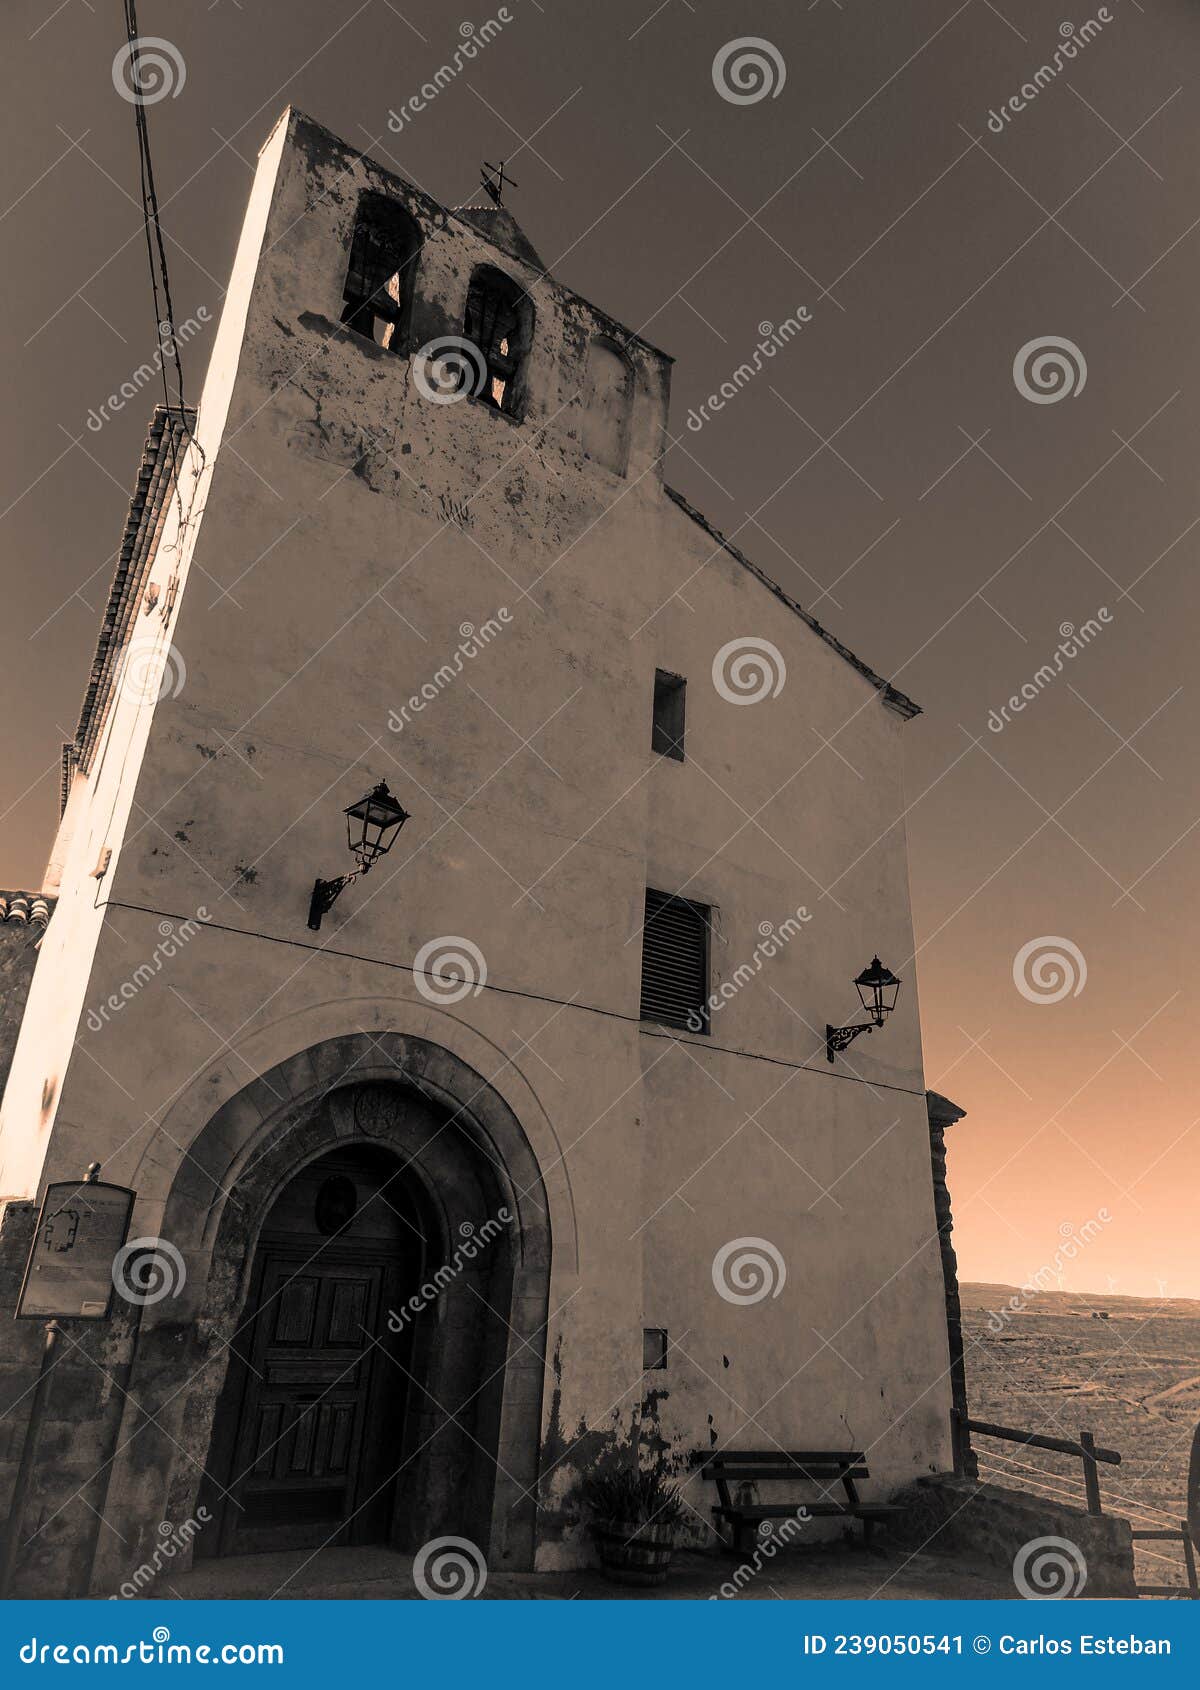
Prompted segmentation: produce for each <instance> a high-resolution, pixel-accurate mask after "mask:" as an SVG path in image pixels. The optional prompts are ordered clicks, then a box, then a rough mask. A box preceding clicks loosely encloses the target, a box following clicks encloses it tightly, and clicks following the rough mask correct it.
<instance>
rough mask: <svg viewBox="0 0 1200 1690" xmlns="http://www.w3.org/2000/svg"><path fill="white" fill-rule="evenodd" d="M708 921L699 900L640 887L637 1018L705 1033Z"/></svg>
mask: <svg viewBox="0 0 1200 1690" xmlns="http://www.w3.org/2000/svg"><path fill="white" fill-rule="evenodd" d="M708 923H709V911H708V909H707V907H706V906H705V905H704V904H694V903H692V902H691V901H690V899H688V898H676V897H673V896H672V895H671V894H670V893H669V892H655V891H652V890H651V889H650V888H649V887H648V888H647V889H646V924H645V928H644V930H643V932H642V1009H641V1015H642V1020H643V1021H657V1022H659V1023H660V1024H661V1025H662V1026H664V1027H680V1028H683V1029H684V1030H685V1031H687V1032H691V1033H707V1031H708V932H709V926H708Z"/></svg>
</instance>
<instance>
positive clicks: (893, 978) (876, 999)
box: [825, 957, 900, 1062]
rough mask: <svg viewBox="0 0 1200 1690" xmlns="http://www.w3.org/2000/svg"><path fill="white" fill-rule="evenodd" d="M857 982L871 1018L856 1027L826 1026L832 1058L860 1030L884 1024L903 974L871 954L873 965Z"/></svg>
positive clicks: (828, 1046) (827, 1047)
mask: <svg viewBox="0 0 1200 1690" xmlns="http://www.w3.org/2000/svg"><path fill="white" fill-rule="evenodd" d="M854 984H855V985H856V986H857V987H858V995H859V997H860V999H861V1000H862V1006H863V1008H864V1009H865V1010H866V1012H867V1014H868V1015H869V1016H870V1017H871V1019H870V1020H869V1021H858V1022H856V1023H855V1024H854V1025H853V1026H852V1027H830V1026H826V1028H825V1055H826V1057H827V1058H828V1059H829V1061H830V1062H832V1061H833V1059H834V1057H835V1056H836V1055H837V1054H838V1052H839V1051H842V1050H845V1048H846V1046H847V1045H849V1044H853V1042H854V1040H855V1039H856V1038H857V1037H858V1035H859V1034H860V1033H870V1032H872V1031H873V1030H874V1029H875V1028H876V1027H882V1026H883V1023H884V1021H885V1020H886V1018H887V1017H888V1016H889V1015H890V1014H891V1013H892V1011H893V1009H895V1007H896V998H897V996H898V995H899V992H900V980H899V977H898V976H897V975H895V974H893V973H892V971H891V969H890V968H888V967H886V966H885V965H884V964H883V963H882V962H880V960H879V958H878V957H872V958H871V966H870V967H869V968H864V969H863V971H862V973H861V974H859V975H856V976H855V980H854Z"/></svg>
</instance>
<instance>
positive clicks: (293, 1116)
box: [93, 1034, 552, 1588]
mask: <svg viewBox="0 0 1200 1690" xmlns="http://www.w3.org/2000/svg"><path fill="white" fill-rule="evenodd" d="M331 1045H332V1046H334V1047H336V1048H335V1049H333V1050H331V1049H330V1048H329V1047H330V1046H331ZM368 1058H370V1060H368ZM331 1068H332V1070H333V1074H334V1077H333V1078H332V1079H326V1080H324V1081H318V1080H316V1079H315V1076H316V1075H317V1074H318V1073H324V1074H329V1073H330V1070H331ZM251 1084H252V1086H253V1088H254V1092H255V1110H254V1118H253V1119H251V1117H250V1116H249V1115H248V1114H247V1112H246V1110H245V1107H244V1105H245V1098H244V1096H243V1094H238V1095H237V1096H235V1097H233V1098H230V1099H229V1100H228V1102H227V1103H226V1104H224V1105H223V1106H222V1107H221V1108H219V1109H218V1110H217V1111H216V1112H215V1114H214V1115H213V1116H212V1118H211V1119H210V1120H209V1122H208V1123H207V1124H206V1126H205V1127H204V1129H203V1130H202V1131H201V1132H200V1134H199V1135H198V1136H197V1137H196V1139H195V1141H194V1142H193V1143H192V1145H191V1146H190V1147H189V1150H188V1153H187V1154H186V1155H185V1156H184V1157H183V1158H182V1160H181V1162H180V1164H179V1167H178V1170H177V1173H176V1177H175V1179H174V1181H173V1183H172V1186H171V1189H170V1192H169V1194H168V1197H167V1200H166V1204H165V1208H164V1214H163V1224H162V1228H161V1236H162V1237H163V1238H165V1239H169V1240H171V1241H172V1243H174V1244H175V1245H176V1247H177V1248H178V1249H180V1250H181V1252H182V1255H183V1258H184V1260H185V1262H186V1264H187V1272H188V1279H187V1285H186V1288H185V1292H184V1294H183V1296H181V1297H180V1298H179V1299H178V1300H174V1301H170V1302H165V1303H160V1304H158V1305H156V1306H153V1307H148V1308H147V1309H145V1310H144V1311H143V1313H144V1318H143V1324H142V1331H141V1337H140V1340H139V1345H138V1352H137V1355H136V1357H135V1360H134V1364H133V1367H132V1370H131V1378H130V1382H129V1386H128V1392H129V1407H128V1409H127V1411H126V1417H125V1418H126V1424H125V1425H124V1426H123V1427H122V1431H121V1436H120V1438H119V1440H118V1453H117V1457H116V1460H115V1462H114V1468H113V1473H114V1483H113V1484H112V1486H111V1487H110V1496H111V1497H120V1498H121V1501H122V1506H121V1507H120V1508H117V1509H116V1510H115V1512H116V1513H118V1514H120V1515H121V1516H122V1518H121V1519H116V1520H115V1522H114V1523H115V1525H116V1527H117V1529H118V1531H119V1533H121V1534H124V1538H125V1540H126V1541H127V1542H129V1543H136V1542H137V1541H138V1540H139V1539H141V1538H143V1537H145V1535H146V1530H150V1531H152V1530H153V1527H149V1528H145V1529H144V1527H145V1521H146V1520H147V1519H150V1520H153V1521H158V1520H162V1519H174V1520H183V1519H191V1518H195V1517H196V1511H197V1508H198V1507H201V1506H204V1507H206V1509H207V1511H208V1512H209V1513H210V1514H211V1513H212V1512H213V1508H214V1505H215V1504H216V1503H218V1502H219V1499H220V1496H221V1493H222V1487H224V1486H226V1485H227V1482H228V1480H229V1479H232V1478H236V1476H237V1475H236V1474H233V1473H231V1472H228V1471H225V1473H224V1476H223V1472H222V1468H221V1462H222V1461H223V1460H225V1459H226V1457H227V1455H228V1453H229V1450H228V1447H226V1446H228V1444H229V1416H230V1415H231V1414H232V1415H236V1413H237V1411H238V1410H237V1402H236V1400H235V1399H236V1396H237V1390H238V1388H239V1386H238V1379H237V1370H238V1367H239V1366H240V1365H241V1363H240V1362H239V1361H238V1359H237V1354H238V1344H237V1339H238V1333H239V1329H242V1328H245V1327H246V1326H247V1325H248V1322H249V1321H250V1319H252V1317H253V1313H254V1311H253V1310H252V1309H248V1307H247V1296H248V1292H249V1289H250V1287H251V1285H252V1284H253V1283H254V1280H253V1274H254V1263H255V1256H256V1250H257V1249H258V1247H259V1242H260V1233H261V1229H262V1227H263V1223H264V1220H265V1218H266V1217H267V1215H268V1214H270V1213H271V1212H272V1208H273V1205H274V1204H275V1202H276V1201H277V1199H278V1198H279V1196H280V1194H281V1193H282V1192H283V1191H284V1190H285V1189H286V1188H287V1187H288V1186H289V1184H290V1183H291V1182H293V1181H294V1180H295V1179H296V1177H297V1175H298V1174H300V1173H302V1172H303V1170H304V1169H305V1168H306V1167H308V1166H309V1165H310V1164H312V1163H313V1162H315V1161H316V1160H317V1159H319V1158H322V1157H325V1156H327V1155H329V1154H330V1153H332V1152H335V1151H338V1152H346V1151H352V1150H354V1149H355V1147H370V1148H371V1151H372V1153H379V1152H386V1153H387V1155H388V1156H390V1157H391V1158H392V1159H393V1161H394V1163H395V1170H396V1172H395V1177H396V1179H397V1180H402V1181H405V1182H409V1183H413V1184H415V1185H417V1186H419V1187H420V1192H421V1201H422V1202H423V1203H424V1204H426V1205H427V1209H428V1212H429V1214H430V1215H431V1216H433V1217H435V1229H436V1231H437V1234H438V1237H437V1248H436V1250H435V1251H434V1253H433V1255H432V1256H431V1258H430V1260H431V1261H433V1262H434V1263H435V1265H437V1266H443V1267H445V1268H446V1272H445V1274H444V1276H443V1278H442V1280H441V1281H440V1282H438V1283H437V1285H436V1292H437V1294H436V1296H434V1297H430V1298H428V1299H426V1300H425V1301H424V1302H423V1304H422V1307H421V1309H420V1310H419V1311H418V1312H417V1313H416V1314H415V1315H414V1316H413V1317H412V1319H413V1333H414V1338H413V1350H412V1358H413V1359H412V1362H411V1367H412V1374H413V1380H414V1386H413V1390H414V1393H419V1395H417V1396H414V1398H413V1400H415V1402H416V1408H415V1411H414V1415H413V1424H412V1425H411V1426H407V1425H406V1428H405V1432H404V1437H405V1444H404V1450H405V1452H408V1451H411V1452H412V1453H411V1455H410V1454H408V1453H404V1455H403V1458H402V1459H398V1462H397V1473H398V1474H399V1477H398V1478H397V1480H396V1503H395V1515H394V1524H393V1529H392V1532H391V1535H390V1539H389V1541H391V1542H392V1543H393V1545H394V1546H395V1547H397V1548H403V1549H408V1550H415V1549H417V1548H419V1547H420V1545H421V1543H423V1542H425V1541H427V1540H428V1539H429V1538H431V1537H433V1536H437V1535H444V1534H446V1533H451V1534H455V1535H461V1536H465V1537H469V1538H470V1539H471V1540H472V1541H473V1542H475V1543H477V1544H478V1545H479V1547H480V1548H481V1550H483V1552H484V1553H485V1555H487V1557H488V1560H489V1564H491V1565H495V1566H497V1567H500V1566H507V1567H509V1568H514V1569H516V1568H530V1567H532V1565H533V1554H534V1542H535V1536H534V1525H535V1495H536V1486H537V1479H538V1460H539V1446H540V1432H541V1403H542V1394H543V1388H544V1378H545V1337H546V1331H545V1328H546V1319H547V1313H548V1308H549V1285H550V1266H551V1249H552V1235H551V1221H550V1209H549V1202H548V1198H547V1194H546V1188H545V1183H544V1180H543V1178H542V1173H541V1169H540V1167H539V1165H538V1162H537V1159H536V1157H535V1156H534V1153H533V1151H532V1149H531V1147H530V1144H529V1141H528V1139H527V1137H526V1135H525V1133H524V1131H523V1130H522V1127H521V1124H520V1122H519V1121H518V1120H517V1118H516V1116H515V1115H514V1114H513V1112H512V1110H511V1108H510V1107H509V1105H508V1104H507V1103H506V1102H505V1101H504V1099H502V1098H501V1097H500V1096H499V1094H498V1093H497V1092H496V1091H495V1089H494V1088H493V1087H492V1086H490V1085H489V1084H488V1082H487V1081H486V1080H484V1079H483V1078H482V1077H481V1076H480V1075H479V1074H478V1073H476V1072H475V1071H474V1070H473V1069H471V1068H469V1067H468V1066H467V1064H466V1063H465V1062H463V1061H462V1059H461V1058H459V1057H456V1056H455V1055H453V1054H452V1053H451V1052H449V1051H447V1050H445V1049H444V1048H442V1047H440V1046H437V1045H434V1044H432V1043H431V1042H430V1041H427V1040H424V1039H421V1038H416V1037H410V1036H406V1035H400V1034H389V1035H382V1036H381V1035H368V1034H356V1035H349V1036H347V1037H345V1038H341V1039H337V1040H333V1041H326V1043H325V1044H324V1045H323V1046H321V1047H319V1048H317V1049H312V1048H310V1049H307V1050H304V1051H301V1052H298V1053H297V1054H296V1055H295V1056H293V1057H290V1058H288V1059H286V1060H285V1061H283V1062H281V1063H279V1064H278V1065H277V1066H276V1067H275V1068H273V1069H271V1070H269V1071H267V1072H266V1073H264V1074H263V1075H262V1076H261V1078H260V1079H259V1080H257V1081H254V1082H252V1083H251ZM245 1089H246V1090H249V1089H250V1088H245ZM272 1094H274V1095H275V1097H276V1099H277V1106H276V1108H275V1109H274V1111H273V1112H271V1113H270V1114H269V1115H268V1114H267V1113H266V1112H265V1111H264V1110H263V1101H262V1100H263V1097H264V1095H267V1096H270V1095H272ZM497 1216H498V1217H500V1221H502V1222H503V1226H502V1227H501V1226H500V1224H499V1222H496V1223H495V1224H494V1225H493V1226H492V1228H491V1229H490V1230H489V1233H488V1236H487V1240H486V1247H481V1246H480V1244H479V1242H478V1240H477V1239H476V1237H475V1235H476V1234H477V1232H478V1229H479V1228H480V1227H481V1226H482V1225H483V1224H484V1223H485V1222H486V1221H488V1220H489V1219H491V1218H493V1217H497ZM471 1242H473V1243H474V1249H473V1252H472V1251H469V1250H468V1243H471ZM405 1318H406V1319H407V1318H408V1317H407V1316H406V1317H405ZM184 1381H186V1382H187V1383H186V1386H184ZM181 1387H183V1388H181ZM151 1404H153V1405H156V1406H155V1408H154V1409H153V1411H152V1412H153V1418H152V1420H151V1421H149V1422H147V1420H146V1417H145V1413H144V1412H143V1411H142V1409H141V1408H140V1407H139V1405H151ZM222 1439H224V1444H223V1443H222ZM130 1445H131V1446H132V1447H126V1446H130ZM117 1541H119V1539H118V1540H117ZM211 1541H213V1542H215V1541H216V1534H215V1532H214V1534H213V1537H212V1540H211ZM200 1548H201V1552H203V1548H204V1545H203V1544H201V1545H200ZM102 1560H103V1557H101V1561H102ZM105 1576H106V1572H105V1569H104V1568H103V1566H102V1565H101V1564H99V1563H98V1565H97V1569H96V1576H95V1578H94V1580H93V1588H98V1587H99V1585H100V1583H102V1582H103V1579H104V1577H105Z"/></svg>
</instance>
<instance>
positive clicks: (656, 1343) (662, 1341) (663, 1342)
mask: <svg viewBox="0 0 1200 1690" xmlns="http://www.w3.org/2000/svg"><path fill="white" fill-rule="evenodd" d="M666 1365H667V1334H666V1330H665V1328H664V1327H661V1326H643V1327H642V1371H643V1373H658V1372H660V1371H661V1370H662V1369H663V1368H664V1367H666Z"/></svg>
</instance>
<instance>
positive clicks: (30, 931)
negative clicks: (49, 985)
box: [0, 921, 45, 1189]
mask: <svg viewBox="0 0 1200 1690" xmlns="http://www.w3.org/2000/svg"><path fill="white" fill-rule="evenodd" d="M44 932H45V927H44V926H42V925H41V924H38V925H35V926H27V925H26V924H25V923H24V922H20V923H18V922H15V921H0V1097H3V1095H4V1084H5V1081H6V1080H7V1079H8V1070H9V1069H10V1068H11V1067H12V1059H13V1051H14V1050H15V1049H16V1044H17V1034H18V1033H19V1032H20V1031H21V1017H22V1016H23V1015H24V1013H25V1000H26V999H27V998H28V996H29V983H30V981H31V980H32V979H33V970H34V966H35V964H36V963H37V959H38V952H37V942H38V940H39V939H40V938H41V936H42V934H43V933H44ZM10 1189H11V1188H10Z"/></svg>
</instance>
